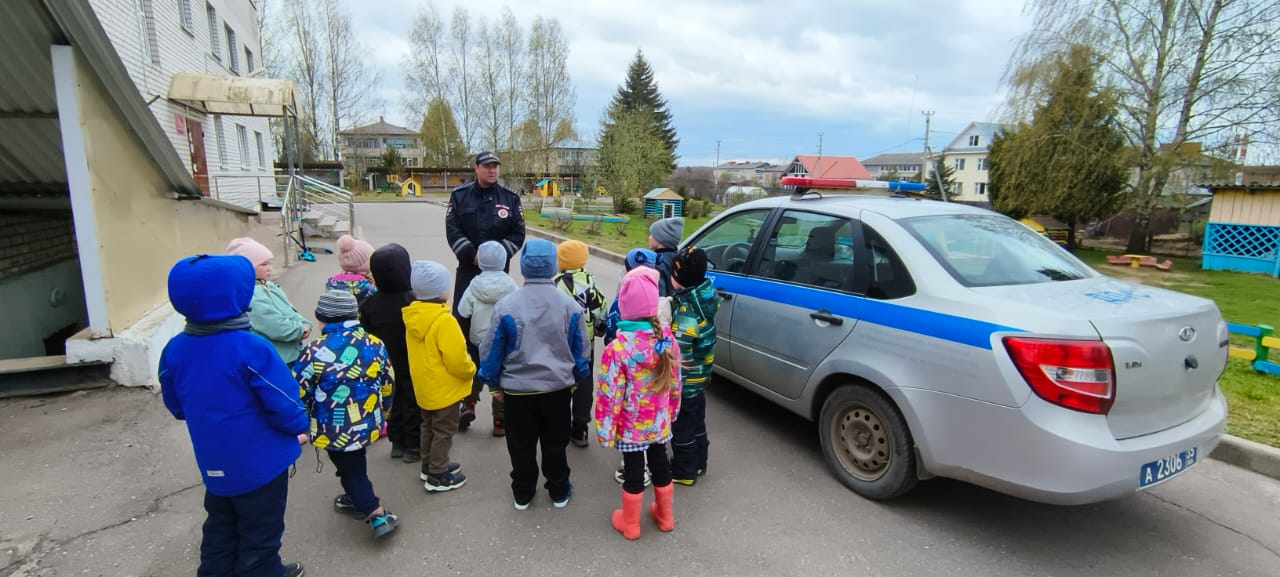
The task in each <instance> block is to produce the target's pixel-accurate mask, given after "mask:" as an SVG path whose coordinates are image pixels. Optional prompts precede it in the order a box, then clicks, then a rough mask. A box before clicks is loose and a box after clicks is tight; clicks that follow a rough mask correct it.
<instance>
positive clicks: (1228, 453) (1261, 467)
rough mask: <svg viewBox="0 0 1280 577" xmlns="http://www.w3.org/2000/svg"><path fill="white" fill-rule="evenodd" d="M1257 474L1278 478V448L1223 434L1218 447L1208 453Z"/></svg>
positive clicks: (1279, 470)
mask: <svg viewBox="0 0 1280 577" xmlns="http://www.w3.org/2000/svg"><path fill="white" fill-rule="evenodd" d="M1209 458H1211V459H1217V460H1219V461H1222V462H1224V463H1229V464H1232V465H1235V466H1237V467H1241V468H1244V469H1248V470H1250V471H1253V472H1255V473H1257V474H1259V475H1266V476H1268V477H1271V478H1272V479H1278V480H1280V449H1277V448H1275V447H1269V446H1267V445H1263V444H1262V443H1255V442H1253V441H1250V440H1248V439H1241V438H1240V437H1236V436H1232V435H1223V436H1222V442H1221V443H1219V444H1218V448H1217V449H1214V450H1213V453H1211V454H1210V455H1209Z"/></svg>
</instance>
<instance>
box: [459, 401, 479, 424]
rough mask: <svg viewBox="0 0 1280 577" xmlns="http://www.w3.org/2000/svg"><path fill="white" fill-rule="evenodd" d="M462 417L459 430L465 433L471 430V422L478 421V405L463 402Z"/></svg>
mask: <svg viewBox="0 0 1280 577" xmlns="http://www.w3.org/2000/svg"><path fill="white" fill-rule="evenodd" d="M460 410H461V411H462V416H460V417H458V430H459V431H465V430H467V429H469V428H471V422H472V421H474V420H476V404H475V403H473V402H471V401H463V402H462V407H461V409H460Z"/></svg>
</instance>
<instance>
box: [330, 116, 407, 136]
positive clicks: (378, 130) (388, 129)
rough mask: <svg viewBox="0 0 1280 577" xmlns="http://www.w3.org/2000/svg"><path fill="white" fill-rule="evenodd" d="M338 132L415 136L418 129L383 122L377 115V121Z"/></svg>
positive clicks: (343, 133) (355, 134)
mask: <svg viewBox="0 0 1280 577" xmlns="http://www.w3.org/2000/svg"><path fill="white" fill-rule="evenodd" d="M338 134H339V135H342V136H359V135H362V134H368V135H378V136H383V135H389V136H417V135H418V131H416V130H409V129H408V128H405V127H403V126H396V125H394V124H391V123H389V122H385V121H384V120H383V119H382V118H381V117H379V118H378V121H377V122H375V123H373V124H366V125H364V126H357V127H355V128H350V129H347V130H343V131H342V132H339V133H338Z"/></svg>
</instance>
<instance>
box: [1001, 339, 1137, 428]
mask: <svg viewBox="0 0 1280 577" xmlns="http://www.w3.org/2000/svg"><path fill="white" fill-rule="evenodd" d="M1004 346H1005V348H1006V349H1008V350H1009V357H1010V358H1012V359H1013V364H1014V365H1015V366H1017V367H1018V372H1019V373H1022V378H1024V379H1026V381H1027V384H1028V385H1030V386H1031V390H1033V391H1035V393H1036V394H1037V395H1040V398H1042V399H1044V400H1046V401H1049V402H1050V403H1053V404H1055V405H1060V406H1063V407H1066V408H1068V409H1072V410H1076V411H1081V412H1085V413H1094V414H1098V415H1105V414H1107V412H1108V411H1110V410H1111V404H1112V403H1113V402H1114V401H1115V398H1116V387H1115V382H1116V373H1115V365H1114V364H1113V363H1112V361H1111V349H1109V348H1107V345H1105V344H1103V342H1102V341H1076V340H1059V339H1033V338H1023V337H1005V339H1004Z"/></svg>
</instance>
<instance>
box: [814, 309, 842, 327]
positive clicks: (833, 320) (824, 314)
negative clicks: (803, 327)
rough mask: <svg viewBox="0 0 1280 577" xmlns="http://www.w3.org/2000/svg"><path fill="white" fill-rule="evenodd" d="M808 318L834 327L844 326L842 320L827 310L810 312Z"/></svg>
mask: <svg viewBox="0 0 1280 577" xmlns="http://www.w3.org/2000/svg"><path fill="white" fill-rule="evenodd" d="M809 318H811V319H813V320H815V321H822V322H824V323H830V324H833V325H836V326H840V325H843V324H844V319H842V318H840V317H838V316H835V315H833V314H831V311H829V310H827V309H822V310H820V311H815V312H811V313H809Z"/></svg>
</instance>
